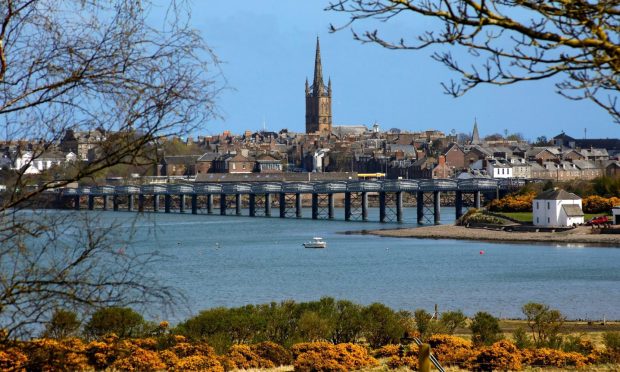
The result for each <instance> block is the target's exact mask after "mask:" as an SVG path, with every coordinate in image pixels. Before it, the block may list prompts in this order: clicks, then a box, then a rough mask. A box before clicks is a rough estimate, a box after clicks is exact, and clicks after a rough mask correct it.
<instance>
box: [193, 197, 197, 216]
mask: <svg viewBox="0 0 620 372" xmlns="http://www.w3.org/2000/svg"><path fill="white" fill-rule="evenodd" d="M192 214H198V195H196V194H192Z"/></svg>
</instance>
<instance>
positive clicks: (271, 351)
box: [250, 341, 292, 366]
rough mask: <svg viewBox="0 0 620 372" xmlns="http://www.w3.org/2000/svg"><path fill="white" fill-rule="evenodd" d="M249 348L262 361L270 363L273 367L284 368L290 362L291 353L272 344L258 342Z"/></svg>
mask: <svg viewBox="0 0 620 372" xmlns="http://www.w3.org/2000/svg"><path fill="white" fill-rule="evenodd" d="M250 347H251V348H252V351H253V352H254V353H256V354H257V355H258V356H260V357H261V358H263V359H266V360H269V361H271V362H272V363H273V364H274V365H275V366H284V365H287V364H290V363H291V361H292V355H291V352H290V351H288V350H286V349H285V348H284V347H282V346H280V345H278V344H276V343H274V342H270V341H265V342H260V343H258V344H253V345H251V346H250Z"/></svg>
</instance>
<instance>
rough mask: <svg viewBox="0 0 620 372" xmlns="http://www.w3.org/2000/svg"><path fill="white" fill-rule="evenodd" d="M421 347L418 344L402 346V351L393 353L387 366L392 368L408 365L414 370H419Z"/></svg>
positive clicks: (407, 366)
mask: <svg viewBox="0 0 620 372" xmlns="http://www.w3.org/2000/svg"><path fill="white" fill-rule="evenodd" d="M419 350H420V348H419V347H418V345H416V344H410V345H407V346H404V347H403V348H402V352H400V351H399V353H398V354H396V355H393V356H391V357H390V359H389V360H388V361H387V366H388V367H389V368H392V369H397V368H401V367H406V368H409V369H412V370H414V371H417V370H418V352H419Z"/></svg>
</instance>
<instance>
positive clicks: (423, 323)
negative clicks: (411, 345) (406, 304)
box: [413, 309, 433, 338]
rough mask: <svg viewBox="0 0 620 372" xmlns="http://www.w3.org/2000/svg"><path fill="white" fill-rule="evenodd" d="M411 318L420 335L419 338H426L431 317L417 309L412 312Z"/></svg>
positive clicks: (422, 310)
mask: <svg viewBox="0 0 620 372" xmlns="http://www.w3.org/2000/svg"><path fill="white" fill-rule="evenodd" d="M413 318H414V319H415V325H416V329H417V330H418V332H419V333H420V336H421V337H422V338H426V336H427V334H428V331H429V328H430V324H431V319H433V316H432V315H431V314H430V313H429V312H428V311H426V310H424V309H417V310H416V311H414V312H413Z"/></svg>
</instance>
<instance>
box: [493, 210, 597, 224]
mask: <svg viewBox="0 0 620 372" xmlns="http://www.w3.org/2000/svg"><path fill="white" fill-rule="evenodd" d="M496 213H497V214H501V215H504V216H506V217H510V218H514V219H515V220H517V221H520V222H532V212H496ZM604 215H605V213H586V214H585V216H584V217H583V220H584V221H589V220H591V219H592V218H594V217H598V216H604Z"/></svg>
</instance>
